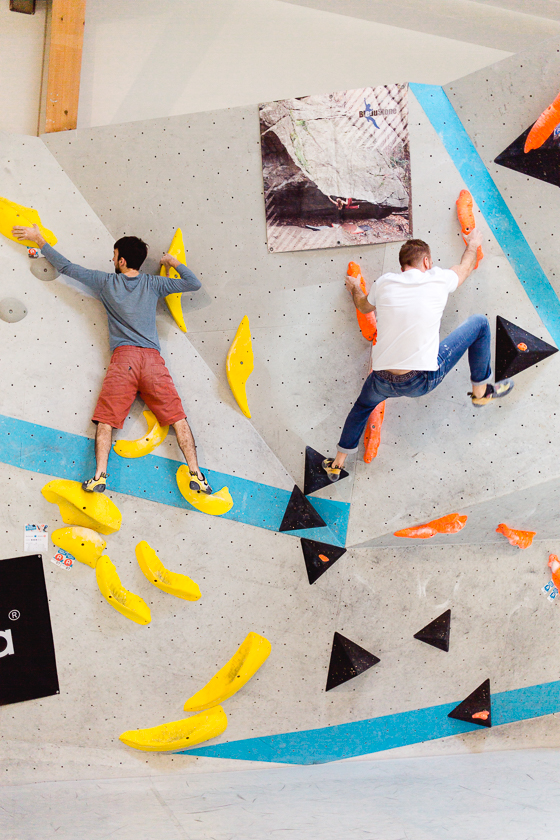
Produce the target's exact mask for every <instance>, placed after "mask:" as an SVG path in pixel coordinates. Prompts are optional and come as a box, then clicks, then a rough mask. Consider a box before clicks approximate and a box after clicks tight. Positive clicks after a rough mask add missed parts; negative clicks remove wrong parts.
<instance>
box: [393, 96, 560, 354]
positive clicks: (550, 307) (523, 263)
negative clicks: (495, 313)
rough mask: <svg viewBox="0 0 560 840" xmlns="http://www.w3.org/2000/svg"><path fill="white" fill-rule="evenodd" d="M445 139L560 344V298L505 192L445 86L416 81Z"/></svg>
mask: <svg viewBox="0 0 560 840" xmlns="http://www.w3.org/2000/svg"><path fill="white" fill-rule="evenodd" d="M410 89H411V91H412V92H413V93H414V95H415V96H416V99H417V100H418V102H419V103H420V105H421V106H422V108H423V109H424V112H425V113H426V116H427V117H428V119H429V120H430V122H431V123H432V125H433V127H434V128H435V130H436V131H437V133H438V135H439V137H440V139H441V141H442V143H443V145H444V146H445V149H446V151H447V153H448V154H449V156H450V157H451V159H452V161H453V163H454V164H455V166H456V167H457V169H458V170H459V173H460V175H461V177H462V179H463V181H464V182H465V184H466V185H467V188H468V189H469V191H470V193H471V194H472V196H473V198H474V200H475V201H476V203H477V205H478V207H479V209H480V212H481V213H482V215H483V216H484V218H485V219H486V221H487V223H488V226H489V227H490V230H491V231H492V233H493V234H494V236H495V237H496V240H497V242H498V244H499V245H500V247H501V248H502V250H503V252H504V254H505V255H506V257H507V258H508V260H509V262H510V264H511V266H512V268H513V270H514V271H515V273H516V274H517V277H518V278H519V280H520V281H521V283H522V285H523V287H524V289H525V291H526V292H527V295H528V297H529V300H530V301H531V303H532V304H533V306H534V307H535V309H536V310H537V312H538V314H539V317H540V319H541V321H542V322H543V324H544V325H545V327H546V328H547V330H548V331H549V333H550V335H551V336H552V338H553V339H554V341H555V342H556V344H557V345H558V346H560V301H559V300H558V296H557V294H556V292H555V291H554V289H553V288H552V286H551V285H550V282H549V280H548V278H547V276H546V274H545V273H544V271H543V269H542V268H541V266H540V265H539V263H538V261H537V259H536V257H535V255H534V254H533V252H532V250H531V248H530V246H529V243H528V242H527V240H526V239H525V237H524V236H523V234H522V232H521V230H520V228H519V225H518V224H517V222H516V221H515V219H514V218H513V215H512V214H511V211H510V210H509V208H508V206H507V204H506V203H505V201H504V199H503V198H502V196H501V193H500V191H499V190H498V188H497V186H496V184H495V183H494V181H493V180H492V177H491V175H490V173H489V172H488V170H487V169H486V166H485V165H484V163H483V161H482V159H481V157H480V155H479V154H478V152H477V150H476V149H475V147H474V145H473V143H472V140H471V139H470V137H469V135H468V134H467V132H466V130H465V128H464V126H463V124H462V122H461V120H460V119H459V117H458V116H457V113H456V112H455V110H454V108H453V106H452V104H451V102H450V101H449V99H448V98H447V95H446V93H445V91H444V90H443V88H441V87H439V85H419V84H411V85H410Z"/></svg>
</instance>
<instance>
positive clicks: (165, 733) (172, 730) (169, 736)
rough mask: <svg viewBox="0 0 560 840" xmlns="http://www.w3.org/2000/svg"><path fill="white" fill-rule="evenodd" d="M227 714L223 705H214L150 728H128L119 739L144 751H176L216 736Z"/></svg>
mask: <svg viewBox="0 0 560 840" xmlns="http://www.w3.org/2000/svg"><path fill="white" fill-rule="evenodd" d="M227 723H228V721H227V716H226V713H225V712H224V710H223V709H222V707H221V706H214V708H213V709H209V710H208V711H207V712H202V714H200V715H193V717H189V718H184V719H183V720H174V721H172V722H170V723H161V724H160V725H159V726H152V728H151V729H129V730H127V731H126V732H123V733H122V735H119V740H120V741H122V742H123V744H126V745H127V747H132V748H133V749H135V750H144V751H145V752H177V751H178V750H186V749H188V748H189V747H194V746H196V744H202V742H203V741H209V740H210V738H217V736H218V735H221V734H222V732H225V730H226V728H227Z"/></svg>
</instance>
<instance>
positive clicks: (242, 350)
mask: <svg viewBox="0 0 560 840" xmlns="http://www.w3.org/2000/svg"><path fill="white" fill-rule="evenodd" d="M254 366H255V362H254V356H253V344H252V342H251V328H250V327H249V319H248V318H247V316H246V315H245V317H244V318H243V319H242V321H241V323H240V324H239V327H238V328H237V332H236V333H235V338H234V339H233V342H232V344H231V347H230V348H229V351H228V354H227V359H226V373H227V378H228V382H229V387H230V388H231V390H232V393H233V396H234V397H235V399H236V400H237V404H238V406H239V408H240V409H241V411H242V412H243V414H244V415H245V417H250V416H251V412H250V410H249V404H248V402H247V391H246V385H247V380H248V379H249V377H250V376H251V374H252V373H253V368H254Z"/></svg>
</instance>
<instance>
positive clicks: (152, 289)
mask: <svg viewBox="0 0 560 840" xmlns="http://www.w3.org/2000/svg"><path fill="white" fill-rule="evenodd" d="M41 253H42V254H43V256H44V257H45V259H47V260H48V261H49V262H50V263H51V264H52V265H54V267H55V268H56V270H57V271H59V272H60V273H61V274H66V275H68V277H73V278H74V280H78V281H79V282H80V283H83V284H84V286H87V287H88V288H90V289H92V290H93V291H94V292H95V293H96V294H97V296H98V297H99V299H100V300H101V302H102V304H103V306H104V307H105V309H106V311H107V320H108V324H109V342H110V345H111V352H113V350H114V349H115V347H122V346H123V345H132V346H133V347H153V348H154V349H155V350H160V349H161V348H160V345H159V339H158V334H157V329H156V307H157V302H158V299H159V298H160V297H165V295H170V294H172V293H173V292H196V291H197V290H198V289H200V286H201V283H200V280H199V279H198V278H197V277H196V275H195V274H193V272H192V271H191V270H190V269H189V268H187V267H186V265H179V267H178V268H177V269H176V271H177V272H178V273H179V274H180V275H181V277H180V278H172V277H158V276H156V275H154V274H142V273H140V274H138V276H137V277H127V276H126V275H125V274H109V273H108V272H106V271H92V270H91V269H88V268H82V266H80V265H76V264H75V263H71V262H70V260H67V259H66V257H63V256H62V254H59V253H58V251H55V249H54V248H53V247H52V246H51V245H48V244H47V245H43V247H42V248H41Z"/></svg>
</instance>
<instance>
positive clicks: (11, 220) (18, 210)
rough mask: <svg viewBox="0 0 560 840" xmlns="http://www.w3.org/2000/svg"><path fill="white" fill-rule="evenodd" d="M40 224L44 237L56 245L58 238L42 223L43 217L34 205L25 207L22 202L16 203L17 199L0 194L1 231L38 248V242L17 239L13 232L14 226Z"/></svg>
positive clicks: (11, 237) (15, 240)
mask: <svg viewBox="0 0 560 840" xmlns="http://www.w3.org/2000/svg"><path fill="white" fill-rule="evenodd" d="M33 225H38V226H39V230H40V231H41V234H42V235H43V237H44V238H45V239H46V240H47V242H48V243H49V245H56V243H57V242H58V239H57V238H56V236H55V235H54V233H53V232H52V230H48V229H47V228H46V227H43V225H42V224H41V219H40V218H39V214H38V213H37V211H36V210H33V208H32V207H24V206H23V205H22V204H16V203H15V201H9V200H8V199H7V198H2V197H1V196H0V233H3V234H4V236H7V237H8V239H12V240H13V241H14V242H18V243H19V244H20V245H27V247H28V248H36V247H37V243H36V242H32V241H31V240H30V239H16V238H15V236H14V235H13V233H12V228H13V227H32V226H33Z"/></svg>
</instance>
